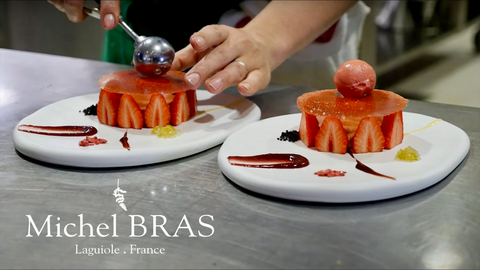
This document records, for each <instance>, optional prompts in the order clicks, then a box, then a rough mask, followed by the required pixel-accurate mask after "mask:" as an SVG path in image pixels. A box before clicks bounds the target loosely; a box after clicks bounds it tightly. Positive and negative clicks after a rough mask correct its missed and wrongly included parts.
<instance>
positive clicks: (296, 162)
mask: <svg viewBox="0 0 480 270" xmlns="http://www.w3.org/2000/svg"><path fill="white" fill-rule="evenodd" d="M228 162H230V164H232V165H235V166H243V167H253V168H270V169H297V168H303V167H306V166H308V165H309V164H310V163H309V161H308V159H307V158H306V157H304V156H301V155H297V154H263V155H257V156H229V157H228Z"/></svg>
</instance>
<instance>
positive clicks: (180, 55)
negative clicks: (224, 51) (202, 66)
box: [171, 44, 210, 71]
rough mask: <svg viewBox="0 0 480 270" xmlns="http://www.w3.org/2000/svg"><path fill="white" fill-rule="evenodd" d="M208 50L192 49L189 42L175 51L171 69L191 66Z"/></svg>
mask: <svg viewBox="0 0 480 270" xmlns="http://www.w3.org/2000/svg"><path fill="white" fill-rule="evenodd" d="M209 51H210V50H206V51H203V52H197V51H196V50H195V49H193V47H192V45H190V44H189V45H188V46H187V47H185V48H183V49H181V50H180V51H178V52H176V53H175V58H174V59H173V63H172V66H171V69H172V70H181V71H183V70H185V69H187V68H189V67H192V66H193V65H195V64H196V63H198V62H199V61H200V59H202V58H203V57H204V56H205V55H206V54H207V53H208V52H209Z"/></svg>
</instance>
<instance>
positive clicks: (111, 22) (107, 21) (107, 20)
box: [103, 14, 115, 29]
mask: <svg viewBox="0 0 480 270" xmlns="http://www.w3.org/2000/svg"><path fill="white" fill-rule="evenodd" d="M114 27H115V18H114V17H113V15H112V14H107V15H105V17H103V28H105V29H113V28H114Z"/></svg>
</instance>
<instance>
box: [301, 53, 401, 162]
mask: <svg viewBox="0 0 480 270" xmlns="http://www.w3.org/2000/svg"><path fill="white" fill-rule="evenodd" d="M334 82H335V85H336V86H337V89H335V90H320V91H315V92H310V93H306V94H303V95H301V96H300V97H299V98H298V99H297V105H298V108H299V109H300V110H301V111H302V117H301V120H300V128H299V135H300V140H301V141H302V142H303V143H304V144H305V145H306V146H307V147H315V148H316V150H318V151H320V152H332V153H337V154H345V153H346V152H347V150H348V149H351V152H353V153H370V152H381V151H383V149H392V148H394V147H395V146H397V145H399V144H400V143H401V142H402V141H403V135H404V134H403V117H402V116H403V109H404V108H405V107H406V106H407V102H408V100H407V99H405V98H403V97H401V96H400V95H397V94H395V93H393V92H390V91H385V90H378V89H374V87H375V83H376V74H375V71H374V70H373V68H372V67H371V66H370V65H369V64H367V63H366V62H364V61H361V60H350V61H347V62H345V63H344V64H342V65H341V66H340V67H339V68H338V69H337V72H336V74H335V76H334Z"/></svg>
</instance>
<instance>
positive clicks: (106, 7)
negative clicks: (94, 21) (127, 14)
mask: <svg viewBox="0 0 480 270" xmlns="http://www.w3.org/2000/svg"><path fill="white" fill-rule="evenodd" d="M119 16H120V1H101V4H100V18H101V19H100V20H101V21H102V26H103V28H105V30H112V29H114V28H115V27H117V25H118V21H119V19H118V18H119Z"/></svg>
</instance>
